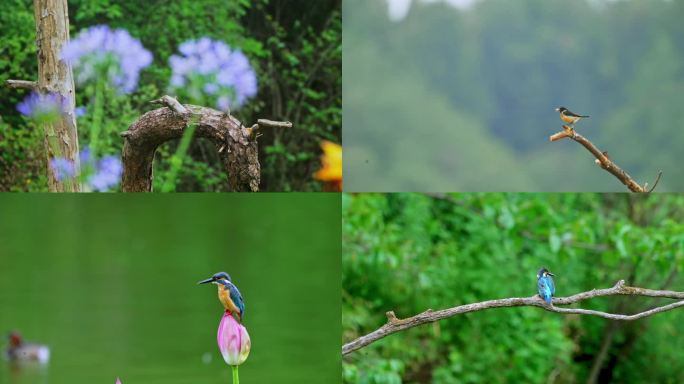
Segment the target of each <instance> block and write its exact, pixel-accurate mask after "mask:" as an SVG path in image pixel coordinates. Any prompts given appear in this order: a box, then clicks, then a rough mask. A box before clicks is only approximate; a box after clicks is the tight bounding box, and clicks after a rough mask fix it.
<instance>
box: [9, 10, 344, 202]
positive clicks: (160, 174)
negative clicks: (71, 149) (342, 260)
mask: <svg viewBox="0 0 684 384" xmlns="http://www.w3.org/2000/svg"><path fill="white" fill-rule="evenodd" d="M2 6H3V8H2V12H0V84H2V85H0V191H29V192H33V191H46V190H47V181H46V170H45V161H44V149H43V132H42V130H41V129H37V128H35V127H33V125H31V124H29V123H27V121H26V119H25V118H23V117H22V116H21V115H20V114H19V112H17V110H16V105H17V103H19V102H20V101H21V100H22V99H23V98H24V97H25V96H26V92H25V91H20V90H12V89H9V88H7V87H5V86H4V82H5V80H7V79H23V80H33V79H36V77H37V73H38V59H37V56H36V26H35V21H34V17H33V1H31V0H3V2H2ZM68 6H69V22H70V25H71V36H72V37H74V36H76V35H77V33H78V32H79V31H80V30H82V29H84V28H87V27H90V26H93V25H98V24H107V25H109V26H110V27H112V28H123V29H126V30H127V31H128V32H130V34H131V35H132V36H133V37H135V38H137V39H140V40H141V42H142V44H143V46H144V47H145V48H146V49H148V50H149V51H151V53H152V55H153V56H154V61H153V63H152V65H151V66H150V67H149V68H146V69H145V70H143V71H142V72H141V76H140V82H139V88H138V89H137V91H136V92H135V93H133V94H131V95H128V96H127V97H121V98H119V99H116V100H112V101H111V103H108V105H107V107H106V111H105V120H106V126H105V127H104V134H105V136H106V138H105V139H104V140H102V141H103V143H102V144H103V145H105V146H106V148H105V149H104V152H105V153H107V154H117V155H120V153H121V147H122V146H123V140H122V139H121V137H119V132H121V131H124V130H126V129H127V128H128V126H129V125H130V124H131V123H132V122H133V121H135V120H136V119H137V118H138V117H140V116H141V115H142V114H143V113H145V112H147V111H149V110H152V109H155V108H156V106H154V105H151V104H149V101H150V100H155V99H158V98H159V97H160V96H162V95H164V94H166V93H167V90H166V89H167V86H168V84H169V79H170V77H171V69H170V67H169V65H168V59H169V56H171V55H172V54H174V53H176V52H177V51H178V46H179V44H181V43H182V42H184V41H186V40H190V39H198V38H200V37H203V36H207V37H210V38H212V39H217V40H222V41H224V42H226V43H227V44H228V45H229V46H230V47H232V48H235V49H240V50H242V51H243V52H244V53H245V55H247V57H248V58H249V60H250V64H251V65H252V66H253V67H254V69H255V71H256V73H257V81H258V90H259V92H258V94H257V96H256V98H254V99H253V100H250V101H249V102H248V103H247V104H246V105H245V106H243V107H242V108H240V109H239V110H238V111H233V115H234V116H236V117H237V118H238V119H240V120H241V121H243V122H245V124H247V125H250V124H252V123H253V122H255V121H256V119H257V118H268V119H273V120H286V121H291V122H292V123H293V124H294V127H293V128H292V129H287V130H283V129H268V130H265V131H264V132H263V134H264V135H263V136H262V137H260V138H259V151H260V153H259V160H260V162H261V188H260V189H261V190H262V191H276V192H282V191H318V190H321V189H322V187H323V186H322V184H321V183H320V182H318V181H315V180H314V179H313V177H312V175H313V173H314V172H315V171H316V170H317V169H318V168H319V167H320V160H319V157H320V155H321V149H320V142H321V140H329V141H333V142H336V143H339V142H340V139H341V127H342V30H341V29H342V20H341V0H316V1H309V0H174V1H138V0H69V1H68ZM84 93H85V92H84V90H83V89H82V88H81V87H78V86H77V88H76V96H77V98H76V105H77V106H78V105H81V106H86V107H91V105H90V103H89V102H88V99H87V98H86V97H85V95H84ZM181 102H184V101H183V100H181ZM185 102H187V101H185ZM91 109H92V108H91ZM90 121H91V120H89V119H88V118H87V116H86V117H84V118H81V119H79V121H78V126H79V139H80V144H81V149H83V148H85V144H87V143H88V142H89V140H88V132H89V129H88V127H89V125H88V124H89V123H90ZM176 147H177V143H176V142H173V143H167V144H165V145H163V146H161V147H160V148H159V150H158V153H157V156H156V157H155V165H154V166H155V169H154V175H155V179H154V187H155V190H160V186H161V185H162V184H163V181H164V179H165V178H167V177H168V176H169V169H170V157H171V155H172V154H173V153H175V150H176ZM227 188H228V183H227V180H226V174H225V171H224V169H223V166H222V165H221V162H220V160H219V158H218V155H217V153H216V149H215V148H214V145H213V144H212V143H210V142H209V141H207V140H203V139H200V140H195V141H194V142H193V144H192V145H191V147H190V150H189V158H186V160H185V163H184V166H183V168H182V170H181V172H180V174H179V180H178V185H177V188H176V190H177V191H179V192H183V191H193V192H199V191H225V190H227Z"/></svg>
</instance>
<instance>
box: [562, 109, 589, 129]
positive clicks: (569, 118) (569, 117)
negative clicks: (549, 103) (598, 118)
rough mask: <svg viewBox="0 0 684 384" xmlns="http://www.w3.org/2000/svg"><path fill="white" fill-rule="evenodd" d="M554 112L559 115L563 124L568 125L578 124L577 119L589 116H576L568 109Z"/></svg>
mask: <svg viewBox="0 0 684 384" xmlns="http://www.w3.org/2000/svg"><path fill="white" fill-rule="evenodd" d="M556 112H559V113H560V118H561V120H563V121H564V122H566V123H568V124H570V125H575V123H576V122H578V121H579V119H582V118H585V117H589V116H585V115H578V114H576V113H574V112H571V111H570V110H569V109H567V108H565V107H558V108H556Z"/></svg>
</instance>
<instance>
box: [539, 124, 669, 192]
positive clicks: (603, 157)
mask: <svg viewBox="0 0 684 384" xmlns="http://www.w3.org/2000/svg"><path fill="white" fill-rule="evenodd" d="M566 137H567V138H570V139H572V140H575V141H576V142H578V143H580V144H582V146H584V148H586V149H587V150H588V151H589V152H591V154H592V155H594V157H596V164H598V165H599V166H600V167H601V168H603V169H605V170H606V171H608V172H610V173H611V174H613V176H615V177H616V178H617V179H618V180H620V182H622V184H624V185H626V186H627V188H629V190H630V191H632V192H645V193H650V192H653V190H654V189H655V187H656V185H658V181H660V176H662V174H663V171H658V176H657V177H656V180H655V182H654V183H653V186H652V187H651V188H650V189H649V188H648V183H646V184H644V185H643V186H641V185H639V183H637V182H636V181H635V180H634V179H633V178H632V177H631V176H630V175H629V174H627V172H625V171H624V170H622V168H620V167H618V166H617V164H615V163H614V162H613V161H612V160H610V159H609V158H608V153H607V152H601V151H600V150H599V149H598V148H596V146H595V145H594V144H593V143H592V142H591V141H589V140H588V139H587V138H586V137H584V136H582V135H580V134H579V133H577V132H576V131H575V130H574V129H572V128H571V127H570V126H568V125H563V130H562V131H561V132H557V133H554V134H553V135H551V136H550V137H549V141H558V140H561V139H564V138H566Z"/></svg>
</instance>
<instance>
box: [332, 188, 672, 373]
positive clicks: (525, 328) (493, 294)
mask: <svg viewBox="0 0 684 384" xmlns="http://www.w3.org/2000/svg"><path fill="white" fill-rule="evenodd" d="M342 212H343V213H342V220H343V226H342V241H343V256H342V274H343V278H342V286H343V291H342V330H343V336H342V343H347V342H349V341H351V340H353V339H355V338H357V337H359V336H361V335H365V334H367V333H369V332H371V331H373V330H375V329H377V328H379V327H380V326H382V325H383V324H385V323H386V322H387V318H386V316H385V312H387V311H390V310H392V311H394V312H395V313H396V315H397V317H399V318H407V317H410V316H413V315H415V314H418V313H421V312H423V311H425V310H426V309H428V308H431V309H435V310H436V309H443V308H449V307H454V306H458V305H462V304H469V303H476V302H481V301H485V300H490V299H502V298H508V297H530V296H532V295H535V294H536V273H537V271H538V270H539V268H541V267H546V268H548V269H549V270H550V271H551V272H553V273H555V274H556V277H555V281H556V296H570V295H573V294H576V293H580V292H584V291H589V290H592V289H594V288H609V287H612V286H613V285H614V284H615V283H616V282H617V281H618V280H620V279H624V280H626V282H627V285H632V286H637V287H647V288H652V289H671V290H675V291H682V290H684V279H683V278H682V268H683V267H684V235H683V233H684V225H682V222H683V221H684V196H681V195H673V194H651V195H629V194H510V193H490V194H448V195H435V196H425V195H420V194H388V195H379V194H358V195H353V194H344V195H343V201H342ZM670 302H673V300H671V299H654V298H645V297H635V296H610V297H602V298H593V299H590V300H587V301H583V302H580V303H578V304H574V305H573V306H572V307H581V308H585V309H594V310H599V311H604V312H610V313H622V314H633V313H638V312H642V311H644V310H646V309H650V308H653V307H656V306H661V305H665V304H668V303H670ZM682 322H684V310H683V309H682V308H677V309H673V310H671V311H668V312H664V313H660V314H656V315H653V316H650V317H646V318H643V319H639V320H635V321H632V322H615V321H609V320H606V319H603V318H599V317H595V316H580V315H565V314H559V313H552V312H548V311H545V310H543V309H542V308H537V307H517V308H500V309H489V310H485V311H478V312H471V313H467V314H463V315H457V316H454V317H451V318H449V319H446V320H442V321H439V322H437V323H432V324H428V325H423V326H419V327H416V328H411V329H409V330H407V331H402V332H399V333H395V334H393V335H390V336H388V337H385V338H384V339H381V340H379V341H376V342H375V343H373V344H370V345H368V346H366V347H364V348H362V349H359V350H358V351H356V352H352V353H351V354H349V355H347V356H345V357H344V359H343V378H344V382H345V383H365V384H370V383H376V384H379V383H384V384H389V383H401V382H405V383H608V382H616V383H681V382H684V373H683V372H684V351H682V348H681V346H682V343H683V342H684V333H683V332H682V330H681V324H682ZM602 350H603V353H602V352H601V351H602Z"/></svg>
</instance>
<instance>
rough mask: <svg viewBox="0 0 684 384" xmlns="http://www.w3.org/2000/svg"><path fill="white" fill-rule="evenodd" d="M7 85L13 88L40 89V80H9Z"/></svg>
mask: <svg viewBox="0 0 684 384" xmlns="http://www.w3.org/2000/svg"><path fill="white" fill-rule="evenodd" d="M5 85H7V86H8V87H10V88H13V89H27V90H29V91H37V90H38V82H36V81H28V80H7V81H5Z"/></svg>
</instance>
